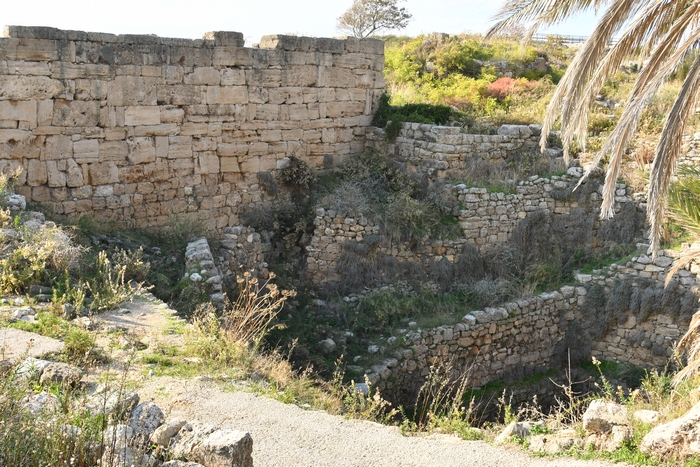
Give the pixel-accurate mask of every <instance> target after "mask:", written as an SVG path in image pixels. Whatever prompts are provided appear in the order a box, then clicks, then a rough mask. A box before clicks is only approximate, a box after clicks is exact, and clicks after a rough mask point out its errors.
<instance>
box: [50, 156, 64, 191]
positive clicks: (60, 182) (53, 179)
mask: <svg viewBox="0 0 700 467" xmlns="http://www.w3.org/2000/svg"><path fill="white" fill-rule="evenodd" d="M46 173H47V175H48V182H49V186H50V187H54V188H57V187H64V186H66V174H65V173H64V172H62V171H60V170H58V164H57V163H56V161H46Z"/></svg>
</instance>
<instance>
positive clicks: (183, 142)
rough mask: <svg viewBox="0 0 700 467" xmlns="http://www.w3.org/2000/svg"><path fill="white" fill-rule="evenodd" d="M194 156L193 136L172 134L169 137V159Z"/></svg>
mask: <svg viewBox="0 0 700 467" xmlns="http://www.w3.org/2000/svg"><path fill="white" fill-rule="evenodd" d="M189 157H192V137H191V136H170V137H169V138H168V159H180V158H189Z"/></svg>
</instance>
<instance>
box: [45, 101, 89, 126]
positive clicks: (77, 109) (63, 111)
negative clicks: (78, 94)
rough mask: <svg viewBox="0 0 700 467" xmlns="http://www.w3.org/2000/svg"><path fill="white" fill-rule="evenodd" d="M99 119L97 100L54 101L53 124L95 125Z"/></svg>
mask: <svg viewBox="0 0 700 467" xmlns="http://www.w3.org/2000/svg"><path fill="white" fill-rule="evenodd" d="M99 120H100V103H99V102H97V101H65V100H57V101H55V103H54V112H53V121H52V124H53V125H54V126H69V127H76V126H89V127H94V126H97V123H98V122H99Z"/></svg>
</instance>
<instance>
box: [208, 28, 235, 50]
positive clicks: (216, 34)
mask: <svg viewBox="0 0 700 467" xmlns="http://www.w3.org/2000/svg"><path fill="white" fill-rule="evenodd" d="M202 39H205V40H210V41H211V40H213V41H214V45H216V46H217V47H220V46H236V47H243V44H245V39H244V38H243V33H241V32H235V31H209V32H206V33H204V35H203V36H202Z"/></svg>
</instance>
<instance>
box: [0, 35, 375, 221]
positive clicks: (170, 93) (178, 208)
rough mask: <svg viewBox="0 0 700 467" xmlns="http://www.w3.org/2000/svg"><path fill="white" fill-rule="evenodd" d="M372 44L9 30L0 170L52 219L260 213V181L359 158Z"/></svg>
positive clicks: (371, 83) (1, 79) (2, 57)
mask: <svg viewBox="0 0 700 467" xmlns="http://www.w3.org/2000/svg"><path fill="white" fill-rule="evenodd" d="M383 66H384V43H383V42H382V41H380V40H375V39H357V38H347V39H321V38H310V37H292V36H265V37H263V38H262V40H261V42H260V46H259V48H245V47H243V35H242V34H241V33H238V32H213V33H207V34H206V35H205V38H204V39H202V40H188V39H169V38H161V37H157V36H147V35H142V36H141V35H120V36H116V35H112V34H103V33H93V32H82V31H64V30H58V29H53V28H41V27H21V26H9V27H6V28H5V37H3V38H0V170H2V171H8V170H12V171H14V170H15V169H17V168H21V169H22V173H21V175H20V177H19V180H18V183H17V187H16V191H17V192H18V193H20V194H22V195H24V196H26V198H27V200H30V201H34V202H38V203H42V204H44V205H45V206H46V207H48V208H50V209H52V210H53V212H54V213H55V214H59V215H65V216H69V217H73V218H77V217H79V216H82V215H86V214H88V215H94V216H96V217H99V218H102V219H114V220H119V221H121V222H123V223H125V224H128V225H134V226H139V227H150V226H163V225H165V224H167V223H168V221H169V219H170V218H171V217H172V216H173V215H188V216H192V217H195V218H197V219H198V220H199V221H201V223H202V224H203V225H205V226H206V227H207V228H209V229H217V230H223V228H224V227H226V226H229V225H236V224H238V213H239V212H238V211H239V206H240V205H242V204H247V203H251V202H257V201H260V199H261V198H262V197H264V193H263V191H262V189H261V188H260V185H259V183H258V177H257V174H258V173H259V172H273V171H275V170H276V169H277V168H278V167H280V165H281V164H284V161H285V159H287V158H288V157H290V156H293V155H294V156H297V157H299V158H301V159H303V160H304V161H306V162H307V163H309V164H310V165H311V166H312V167H314V168H318V167H325V166H327V165H332V164H335V163H338V162H340V161H342V160H343V158H345V157H347V156H348V155H350V154H355V153H359V152H361V151H362V150H363V149H364V145H365V141H364V134H365V130H366V128H367V127H368V126H369V125H370V123H371V120H372V114H373V112H374V109H375V106H376V104H377V103H378V99H379V97H380V95H381V93H382V91H383V88H384V77H383V73H382V69H383Z"/></svg>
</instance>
